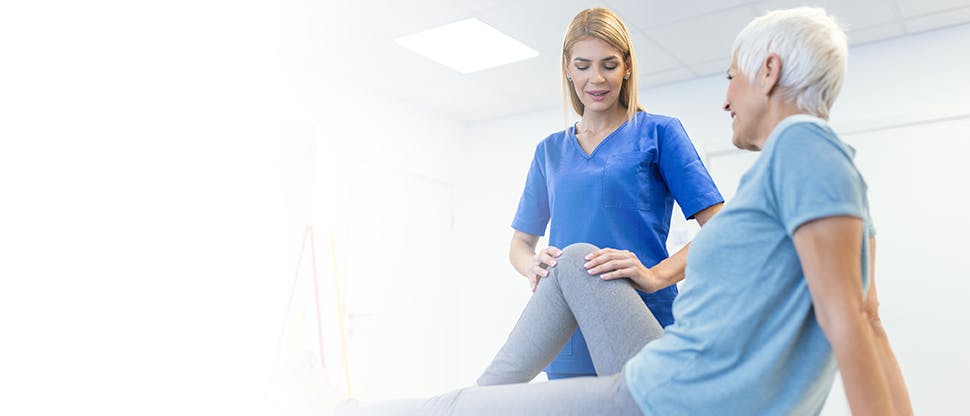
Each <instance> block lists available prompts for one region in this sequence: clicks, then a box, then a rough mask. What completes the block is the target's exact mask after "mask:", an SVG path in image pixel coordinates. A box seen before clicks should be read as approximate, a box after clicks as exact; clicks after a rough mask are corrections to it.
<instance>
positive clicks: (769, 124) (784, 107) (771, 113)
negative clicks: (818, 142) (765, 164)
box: [755, 101, 806, 150]
mask: <svg viewBox="0 0 970 416" xmlns="http://www.w3.org/2000/svg"><path fill="white" fill-rule="evenodd" d="M795 114H806V113H805V111H803V110H801V109H799V108H798V106H796V105H795V102H794V101H783V102H782V101H779V102H776V103H772V104H770V105H769V106H768V113H767V114H765V116H764V117H763V118H762V119H761V120H762V121H761V123H760V128H759V129H758V137H760V139H759V140H758V142H757V143H755V144H756V146H757V148H758V149H757V150H761V149H763V148H764V147H765V142H767V141H768V136H770V135H771V132H772V131H774V130H775V127H777V126H778V124H779V123H781V121H782V120H784V119H786V118H788V117H789V116H793V115H795Z"/></svg>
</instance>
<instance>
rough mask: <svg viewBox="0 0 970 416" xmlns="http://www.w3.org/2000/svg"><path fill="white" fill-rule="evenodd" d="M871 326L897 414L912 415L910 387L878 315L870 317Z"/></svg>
mask: <svg viewBox="0 0 970 416" xmlns="http://www.w3.org/2000/svg"><path fill="white" fill-rule="evenodd" d="M869 326H870V327H871V328H872V335H873V341H874V342H875V349H876V353H877V355H878V356H879V364H880V366H881V367H882V369H883V372H884V373H885V375H886V381H887V382H888V383H889V394H890V395H891V397H892V403H893V408H894V409H895V410H896V413H895V414H896V415H903V416H908V415H912V414H913V406H912V403H910V400H909V389H907V388H906V382H905V380H904V379H903V372H902V370H901V369H900V368H899V362H897V361H896V355H895V354H893V350H892V347H891V346H890V345H889V337H888V336H887V335H886V330H885V329H884V328H883V326H882V321H881V320H880V319H879V317H878V316H876V317H870V319H869Z"/></svg>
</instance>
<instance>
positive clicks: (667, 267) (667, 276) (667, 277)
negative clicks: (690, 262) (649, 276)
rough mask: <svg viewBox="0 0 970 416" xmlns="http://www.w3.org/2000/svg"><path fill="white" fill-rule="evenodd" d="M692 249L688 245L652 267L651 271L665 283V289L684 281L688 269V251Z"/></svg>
mask: <svg viewBox="0 0 970 416" xmlns="http://www.w3.org/2000/svg"><path fill="white" fill-rule="evenodd" d="M689 248H690V243H687V245H685V246H684V247H683V248H681V249H680V250H677V252H676V253H674V255H672V256H670V257H667V258H666V259H664V260H663V261H661V262H660V263H657V265H656V266H653V267H651V270H652V271H653V272H655V273H656V276H657V277H659V278H660V279H661V280H662V281H663V282H664V284H663V287H667V286H670V285H672V284H675V283H677V282H679V281H681V280H684V270H685V269H686V268H687V251H688V249H689Z"/></svg>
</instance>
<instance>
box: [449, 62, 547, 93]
mask: <svg viewBox="0 0 970 416" xmlns="http://www.w3.org/2000/svg"><path fill="white" fill-rule="evenodd" d="M559 68H560V56H559V55H558V54H551V53H544V54H540V55H539V56H537V57H534V58H530V59H526V60H524V61H519V62H514V63H511V64H508V65H502V66H500V67H495V68H491V69H486V70H484V71H479V72H474V73H471V74H467V75H464V76H463V77H464V78H466V79H468V80H471V81H473V82H476V83H478V84H480V85H485V86H488V87H490V88H492V89H493V90H494V91H496V92H499V93H502V94H506V95H509V96H512V97H515V98H520V99H527V98H533V97H542V96H550V95H551V96H554V97H559V96H560V95H561V92H560V91H561V89H562V75H561V70H560V69H559Z"/></svg>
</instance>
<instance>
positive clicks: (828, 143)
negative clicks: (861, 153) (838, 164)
mask: <svg viewBox="0 0 970 416" xmlns="http://www.w3.org/2000/svg"><path fill="white" fill-rule="evenodd" d="M764 151H766V152H768V153H769V155H771V156H772V158H789V157H797V158H799V159H816V158H821V159H824V158H827V157H838V158H844V159H846V160H849V161H851V160H852V159H853V157H854V156H855V150H854V149H852V147H850V146H849V145H847V144H845V143H843V142H842V140H840V139H839V137H838V135H836V134H835V131H833V130H832V128H831V127H830V126H829V125H828V123H826V122H825V120H822V119H819V118H815V117H812V116H807V115H797V116H792V117H789V118H786V119H785V120H782V122H781V123H779V124H778V126H776V127H775V131H773V132H772V134H771V136H770V137H769V138H768V143H767V144H766V146H765V149H764Z"/></svg>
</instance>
